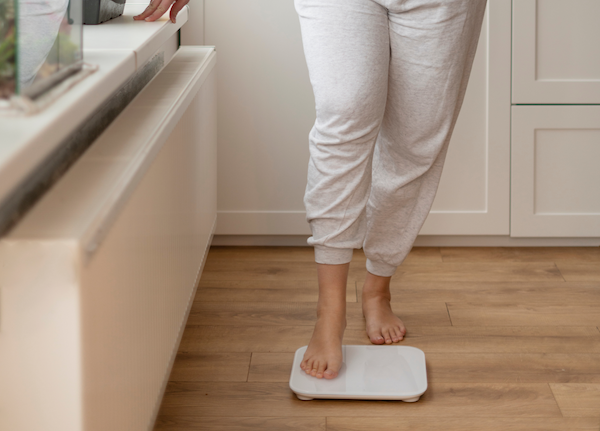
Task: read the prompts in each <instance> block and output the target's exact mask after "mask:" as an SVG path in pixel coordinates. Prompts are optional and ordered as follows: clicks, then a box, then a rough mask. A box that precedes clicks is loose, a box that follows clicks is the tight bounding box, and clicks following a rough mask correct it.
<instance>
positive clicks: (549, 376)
mask: <svg viewBox="0 0 600 431" xmlns="http://www.w3.org/2000/svg"><path fill="white" fill-rule="evenodd" d="M364 263H365V258H364V256H363V255H362V252H357V253H356V254H355V258H354V261H353V263H352V265H351V270H350V279H349V281H348V292H347V300H348V329H347V330H346V336H345V339H344V344H368V343H369V341H368V339H367V337H366V335H365V332H364V320H363V317H362V315H361V311H360V292H361V286H362V280H363V279H364V276H365V270H364ZM315 278H316V267H315V264H314V262H313V255H312V250H311V249H309V248H282V247H273V248H261V247H257V248H248V247H239V248H236V247H214V248H212V249H211V252H210V255H209V257H208V260H207V263H206V267H205V269H204V273H203V275H202V279H201V281H200V286H199V288H198V293H197V295H196V299H195V302H194V305H193V308H192V311H191V315H190V317H189V320H188V323H187V329H186V331H185V333H184V336H183V341H182V343H181V347H180V353H179V355H178V358H177V360H176V362H175V365H174V369H173V372H172V374H171V378H170V382H169V384H168V387H167V391H166V394H165V397H164V400H163V403H162V407H161V411H160V414H159V417H158V420H157V423H156V428H155V429H156V430H157V431H158V430H160V431H167V430H170V431H182V430H219V431H226V430H227V431H238V430H239V431H241V430H265V431H270V430H307V431H308V430H310V431H315V430H329V431H333V430H335V431H350V430H352V431H358V430H381V431H391V430H394V431H405V430H406V431H408V430H410V431H415V430H432V431H433V430H435V431H439V430H444V431H454V430H457V431H458V430H460V431H464V430H489V431H494V430H510V431H521V430H522V431H537V430H539V431H541V430H544V431H558V430H573V431H575V430H577V431H579V430H590V431H591V430H594V431H598V430H600V248H597V247H593V248H415V249H413V251H412V252H411V254H410V255H409V257H408V258H407V260H406V261H405V263H404V264H403V265H402V266H401V268H399V269H398V271H397V273H396V275H395V276H394V279H393V281H392V295H393V302H394V305H395V311H396V312H397V313H398V314H399V315H400V317H401V318H402V319H403V320H404V323H405V324H406V327H407V329H408V334H407V337H406V338H405V340H404V341H403V342H402V344H403V345H408V346H415V347H418V348H420V349H422V350H423V351H424V352H425V355H426V358H427V372H428V380H429V389H428V390H427V392H426V393H425V395H424V396H423V397H421V400H420V401H419V402H417V403H414V404H408V403H402V402H395V401H322V400H321V401H300V400H298V399H296V397H295V396H294V394H293V393H292V392H291V391H290V389H289V387H288V379H289V374H290V368H291V363H292V357H293V352H294V351H295V350H296V349H297V348H298V347H300V346H303V345H305V344H307V343H308V341H309V339H310V335H311V331H312V326H313V324H314V321H315V302H316V300H317V285H316V282H315Z"/></svg>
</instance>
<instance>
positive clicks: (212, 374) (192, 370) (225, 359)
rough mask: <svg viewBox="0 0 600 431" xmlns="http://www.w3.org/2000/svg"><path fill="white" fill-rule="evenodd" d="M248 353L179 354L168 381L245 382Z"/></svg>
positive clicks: (248, 365)
mask: <svg viewBox="0 0 600 431" xmlns="http://www.w3.org/2000/svg"><path fill="white" fill-rule="evenodd" d="M250 356H251V355H250V353H211V354H207V353H193V354H189V353H180V354H178V355H177V358H176V359H175V363H174V364H173V370H172V371H171V376H170V377H169V380H170V381H172V382H245V381H246V379H247V377H248V369H249V367H250Z"/></svg>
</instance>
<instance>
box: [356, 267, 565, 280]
mask: <svg viewBox="0 0 600 431" xmlns="http://www.w3.org/2000/svg"><path fill="white" fill-rule="evenodd" d="M351 274H352V276H354V277H356V279H357V280H364V278H365V276H364V273H363V272H356V273H351ZM393 280H395V281H396V282H401V283H402V282H404V283H410V282H418V281H421V282H480V283H488V282H536V281H565V280H564V279H563V278H562V275H561V273H560V271H559V270H558V268H557V267H556V265H554V264H553V263H538V262H533V263H514V262H510V263H445V262H444V263H441V264H437V265H433V264H432V265H406V266H405V265H401V266H400V267H399V268H398V270H397V271H396V274H395V275H394V278H393Z"/></svg>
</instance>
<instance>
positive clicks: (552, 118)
mask: <svg viewBox="0 0 600 431" xmlns="http://www.w3.org/2000/svg"><path fill="white" fill-rule="evenodd" d="M599 16H600V2H599V1H597V0H573V1H570V2H564V1H560V0H514V1H513V50H512V53H513V89H512V103H513V107H512V136H511V148H512V150H511V169H512V172H511V204H512V205H511V236H512V237H554V238H556V237H600V169H598V160H600V106H590V105H592V104H600V55H598V53H599V51H598V42H599V41H600V26H599V25H598V17H599ZM551 104H553V105H554V106H548V105H551ZM577 104H579V105H582V106H576V105H577ZM523 105H529V106H523ZM544 105H547V106H544ZM584 105H585V106H584Z"/></svg>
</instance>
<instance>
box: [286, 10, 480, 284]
mask: <svg viewBox="0 0 600 431" xmlns="http://www.w3.org/2000/svg"><path fill="white" fill-rule="evenodd" d="M295 5H296V10H297V12H298V15H299V16H300V24H301V28H302V39H303V43H304V51H305V55H306V61H307V64H308V70H309V74H310V80H311V83H312V86H313V90H314V93H315V99H316V109H317V119H316V122H315V125H314V127H313V129H312V130H311V132H310V135H309V145H310V162H309V167H308V183H307V186H306V195H305V198H304V203H305V205H306V211H307V219H308V221H309V223H310V227H311V230H312V237H311V238H309V240H308V242H309V244H310V245H313V246H314V247H315V258H316V261H317V262H318V263H326V264H342V263H347V262H350V260H351V257H352V249H354V248H361V247H362V248H364V251H365V254H366V256H367V258H368V260H367V270H368V271H369V272H371V273H373V274H376V275H380V276H391V275H393V274H394V272H395V270H396V267H397V266H398V265H400V264H401V263H402V261H403V260H404V258H405V257H406V255H407V254H408V252H409V251H410V249H411V248H412V244H413V242H414V240H415V238H416V236H417V234H418V233H419V230H420V229H421V226H422V225H423V223H424V221H425V218H426V217H427V214H428V213H429V210H430V208H431V205H432V202H433V198H434V196H435V193H436V190H437V186H438V182H439V179H440V175H441V173H442V166H443V163H444V158H445V156H446V151H447V147H448V142H449V140H450V135H451V133H452V130H453V128H454V124H455V122H456V118H457V116H458V113H459V110H460V106H461V104H462V100H463V96H464V93H465V89H466V86H467V81H468V78H469V73H470V70H471V65H472V62H473V57H474V55H475V50H476V47H477V41H478V38H479V33H480V29H481V23H482V19H483V14H484V11H485V0H437V1H433V0H295Z"/></svg>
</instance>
